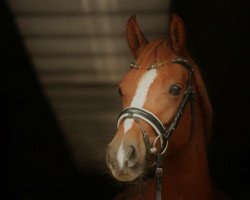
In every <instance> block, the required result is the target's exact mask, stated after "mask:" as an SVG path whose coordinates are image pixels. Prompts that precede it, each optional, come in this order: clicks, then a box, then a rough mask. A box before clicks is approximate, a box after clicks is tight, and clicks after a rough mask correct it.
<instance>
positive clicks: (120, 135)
mask: <svg viewBox="0 0 250 200" xmlns="http://www.w3.org/2000/svg"><path fill="white" fill-rule="evenodd" d="M126 33H127V41H128V44H129V47H130V50H131V52H132V54H133V56H134V59H135V62H134V63H133V64H131V65H130V68H131V69H130V70H129V71H128V73H127V74H126V75H125V76H124V77H123V78H122V80H121V82H120V83H119V93H120V96H121V99H122V105H123V109H124V112H122V113H121V115H120V116H119V120H118V126H117V132H116V134H115V136H114V138H113V140H112V141H111V142H110V144H109V145H108V149H107V156H106V162H107V165H108V167H109V169H110V170H111V172H112V174H113V176H114V177H115V178H116V179H117V180H119V181H126V182H131V181H134V180H137V179H139V178H140V177H142V176H143V175H144V174H145V172H146V171H147V169H148V167H149V166H151V165H152V164H153V163H154V161H153V158H154V156H151V155H152V154H157V153H161V152H162V151H163V150H164V151H165V149H166V145H168V149H167V151H166V153H165V154H164V156H167V157H168V156H169V157H171V156H173V155H176V154H177V153H178V152H179V151H180V150H181V149H182V148H183V147H184V146H185V145H186V144H187V143H189V141H190V138H191V136H192V132H193V130H192V129H193V128H194V129H195V127H192V126H193V120H194V116H192V113H193V112H194V110H192V109H201V110H202V111H201V112H202V115H203V117H204V120H206V122H205V123H204V126H203V128H204V129H206V130H208V129H209V128H210V127H209V126H210V121H211V119H210V118H211V105H210V102H209V99H208V96H207V93H206V90H205V87H204V84H203V81H202V79H201V76H200V74H199V71H198V68H197V66H196V65H195V64H192V60H191V58H190V56H189V54H188V51H187V49H186V34H185V29H184V24H183V21H182V20H181V19H180V17H178V16H177V15H175V14H173V15H172V17H171V20H170V23H169V27H168V37H167V38H166V39H155V40H152V41H148V40H147V38H146V37H145V35H144V34H143V33H142V31H141V29H140V27H139V25H138V24H137V22H136V18H135V16H132V17H131V18H130V19H129V21H128V23H127V28H126ZM192 76H193V77H194V78H192ZM194 91H195V92H196V93H197V94H196V95H197V96H198V97H197V98H198V105H194V108H192V103H188V102H189V101H190V102H191V100H189V99H187V102H184V99H185V98H191V96H192V98H193V93H194ZM187 92H189V93H190V94H189V95H190V97H187ZM183 102H184V103H185V105H184V107H183V108H182V109H181V110H180V107H181V106H183V105H182V104H183ZM199 102H203V103H199ZM196 104H197V103H196ZM197 106H199V107H198V108H197ZM129 109H130V110H129ZM138 112H139V113H138ZM178 112H180V113H178ZM197 112H199V111H197ZM177 114H179V115H180V116H181V117H179V118H178V126H175V127H174V128H173V130H171V131H172V132H173V131H174V134H173V135H172V136H171V138H170V139H169V141H166V140H164V137H163V135H162V132H164V131H165V133H166V131H167V130H169V129H171V126H173V121H175V120H176V119H175V118H176V115H177ZM146 115H147V116H146ZM141 116H144V118H143V117H141ZM209 120H210V121H209ZM208 121H209V122H208ZM195 124H196V122H195ZM168 136H169V135H168ZM167 139H168V138H167ZM168 143H169V144H168Z"/></svg>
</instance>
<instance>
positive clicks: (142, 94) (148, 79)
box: [117, 69, 157, 169]
mask: <svg viewBox="0 0 250 200" xmlns="http://www.w3.org/2000/svg"><path fill="white" fill-rule="evenodd" d="M156 76H157V72H156V69H152V70H149V71H146V73H145V74H144V75H143V76H142V78H141V80H140V82H139V84H138V86H137V89H136V92H135V96H134V97H133V100H132V102H131V104H130V107H137V108H142V107H143V105H144V103H145V101H146V97H147V94H148V90H149V88H150V86H151V84H152V83H153V82H154V80H155V78H156ZM133 123H134V120H133V119H125V121H124V135H125V134H126V133H127V132H128V130H129V129H130V128H131V127H132V125H133ZM117 161H118V164H119V167H120V169H122V168H123V167H124V164H125V151H124V148H123V140H122V141H121V144H120V147H119V149H118V152H117Z"/></svg>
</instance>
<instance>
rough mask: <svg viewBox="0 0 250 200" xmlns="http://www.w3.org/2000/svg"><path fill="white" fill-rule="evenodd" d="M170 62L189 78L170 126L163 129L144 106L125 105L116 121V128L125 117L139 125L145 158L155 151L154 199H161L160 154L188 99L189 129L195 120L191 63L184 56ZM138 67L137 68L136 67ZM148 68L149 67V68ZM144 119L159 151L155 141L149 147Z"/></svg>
mask: <svg viewBox="0 0 250 200" xmlns="http://www.w3.org/2000/svg"><path fill="white" fill-rule="evenodd" d="M171 62H172V63H174V64H180V65H182V66H184V67H185V68H187V69H188V71H189V80H188V83H187V84H188V86H187V90H186V91H185V93H184V97H183V99H182V102H181V103H180V105H179V108H178V110H177V111H176V113H175V115H174V117H173V120H172V122H171V124H170V126H169V127H168V128H167V129H165V127H164V125H163V123H162V122H161V121H160V120H159V119H158V118H157V117H156V116H155V115H154V114H153V113H152V112H150V111H149V110H146V109H144V108H138V107H127V108H125V109H124V110H123V111H122V112H121V113H120V115H119V117H118V121H117V128H118V127H119V126H120V124H121V123H122V122H123V121H124V120H125V119H127V118H132V119H134V120H135V122H136V123H137V124H138V125H139V127H140V131H141V132H142V134H143V140H144V143H145V147H146V151H147V153H146V160H148V159H149V157H150V153H155V154H156V165H157V169H156V184H157V194H156V199H157V200H160V199H161V188H162V171H163V169H162V156H163V153H164V152H165V151H166V149H167V145H168V140H169V138H170V137H171V135H172V134H173V132H174V130H175V128H176V127H177V125H178V122H179V121H180V118H181V116H182V113H183V111H184V109H185V107H186V105H187V103H188V102H189V101H190V105H191V118H192V124H191V131H193V129H194V121H195V92H194V90H193V88H192V77H193V67H192V65H191V63H190V62H189V61H188V60H186V59H184V58H180V57H177V58H174V59H172V60H171ZM136 69H138V68H136ZM149 69H150V68H149ZM139 119H141V120H143V121H145V122H146V123H148V124H149V125H150V126H151V127H152V128H153V129H154V131H155V132H156V133H157V138H156V140H157V139H158V138H160V143H161V151H157V153H156V151H155V143H156V141H155V142H154V146H153V148H151V147H150V143H149V139H148V135H147V132H146V131H145V129H144V127H143V126H142V124H141V122H140V120H139Z"/></svg>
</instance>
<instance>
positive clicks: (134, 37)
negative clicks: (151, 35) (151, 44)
mask: <svg viewBox="0 0 250 200" xmlns="http://www.w3.org/2000/svg"><path fill="white" fill-rule="evenodd" d="M126 33H127V40H128V45H129V48H130V50H131V52H132V54H133V56H134V58H135V59H137V58H138V49H139V48H140V47H141V46H143V45H145V44H147V43H148V40H147V38H146V37H145V36H144V34H143V33H142V32H141V29H140V27H139V25H138V24H137V21H136V17H135V15H132V16H131V17H130V18H129V20H128V22H127V27H126Z"/></svg>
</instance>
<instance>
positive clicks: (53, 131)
mask: <svg viewBox="0 0 250 200" xmlns="http://www.w3.org/2000/svg"><path fill="white" fill-rule="evenodd" d="M172 7H173V11H175V12H176V13H177V14H178V15H180V16H181V17H182V19H183V20H184V23H185V25H186V30H187V35H188V41H189V43H188V45H189V49H190V50H191V53H192V55H193V57H194V59H195V60H196V61H197V63H198V65H199V66H200V67H201V69H202V72H203V75H204V78H205V80H206V83H207V88H208V92H209V94H210V97H211V100H212V104H213V108H214V127H213V130H214V131H213V132H214V134H213V137H212V140H211V144H210V146H209V149H210V151H209V160H210V170H211V175H212V177H213V178H214V181H215V184H216V185H217V187H218V188H219V189H221V190H222V191H224V192H225V193H227V194H229V195H231V196H232V197H234V198H235V199H250V195H249V191H250V188H249V179H250V172H249V170H250V163H249V153H250V145H249V142H250V130H249V86H250V85H249V79H250V77H249V73H248V71H249V70H248V68H249V57H250V56H249V44H250V43H249V37H250V36H249V33H250V32H249V24H250V23H249V20H250V18H249V13H250V6H249V3H248V2H247V1H243V0H242V1H234V2H230V1H226V0H222V1H196V0H193V1H191V0H186V1H185V2H184V1H181V0H175V1H174V2H173V6H172ZM0 22H1V23H0V24H1V29H0V32H1V35H0V36H1V37H0V70H1V71H0V80H1V82H0V95H1V96H0V105H1V107H0V108H1V110H0V121H1V126H0V133H1V139H0V141H1V145H0V146H1V154H2V156H1V157H2V158H1V162H2V163H1V181H2V185H3V186H2V187H1V189H2V192H1V196H4V195H8V196H7V198H6V197H4V198H1V197H0V198H1V199H55V198H60V199H111V198H112V196H114V195H115V193H117V192H118V191H119V189H117V188H116V187H115V186H114V185H113V184H111V183H110V180H109V178H108V177H106V176H105V175H103V174H99V173H97V172H96V171H95V170H94V169H93V171H92V172H91V171H88V172H86V173H84V172H79V171H78V170H77V169H76V168H75V167H74V166H73V164H72V160H71V158H70V155H69V152H68V151H67V148H66V144H65V141H64V139H63V138H62V134H61V130H60V127H59V126H58V125H57V123H56V120H55V118H54V116H53V115H52V112H51V109H50V106H49V104H48V102H47V100H46V98H45V96H44V95H43V93H42V89H41V86H40V85H39V83H38V81H37V78H36V76H35V73H34V71H33V68H32V66H31V63H30V61H29V57H28V56H27V53H26V50H25V49H24V46H23V44H22V40H21V37H20V35H19V33H18V31H17V28H16V26H15V24H14V23H13V18H12V16H11V15H10V12H9V10H8V8H7V7H6V4H5V3H4V1H1V3H0ZM34 132H35V133H36V134H35V135H34Z"/></svg>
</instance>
